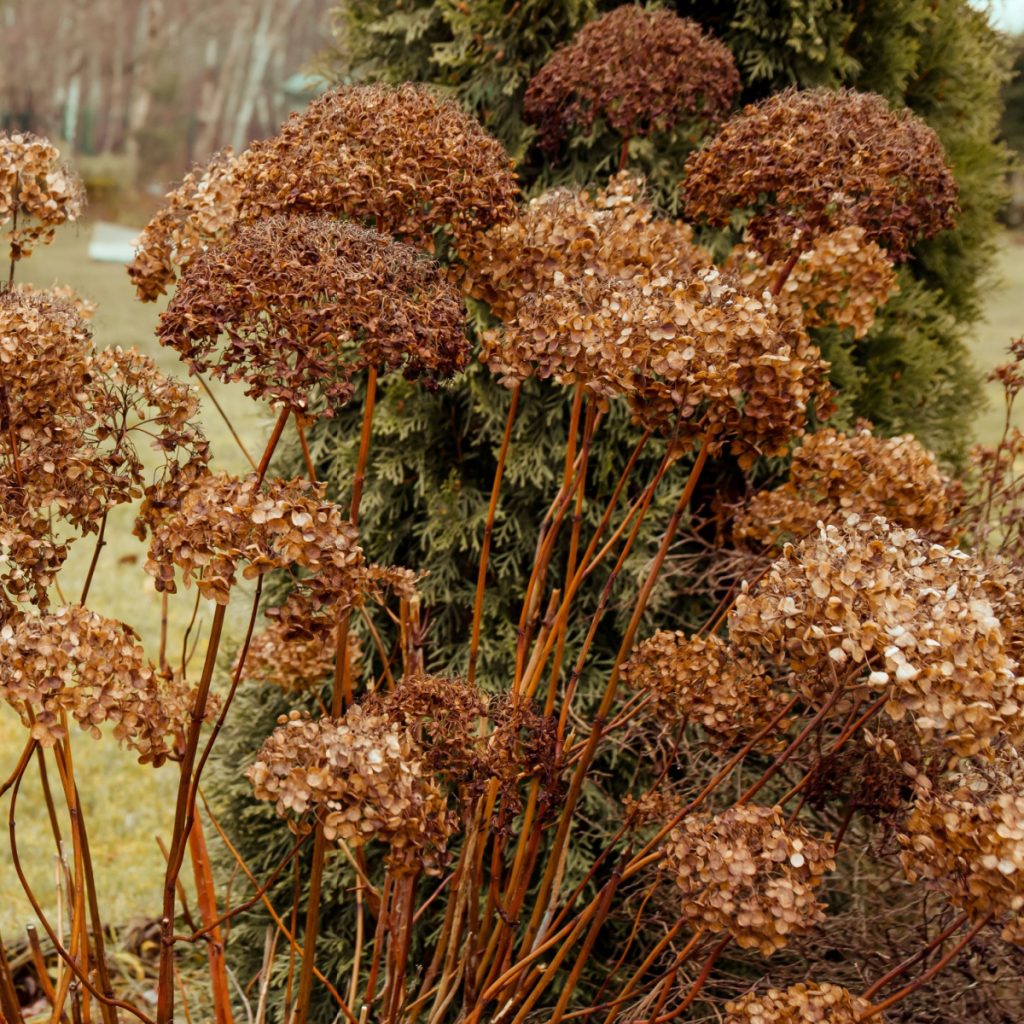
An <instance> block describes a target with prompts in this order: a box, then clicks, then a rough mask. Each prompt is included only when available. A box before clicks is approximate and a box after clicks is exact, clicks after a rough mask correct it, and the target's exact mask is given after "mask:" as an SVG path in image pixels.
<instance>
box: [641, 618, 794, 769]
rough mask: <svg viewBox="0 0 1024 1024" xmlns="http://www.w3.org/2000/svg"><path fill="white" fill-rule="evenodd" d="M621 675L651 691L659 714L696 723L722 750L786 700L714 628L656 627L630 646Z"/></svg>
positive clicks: (758, 668)
mask: <svg viewBox="0 0 1024 1024" xmlns="http://www.w3.org/2000/svg"><path fill="white" fill-rule="evenodd" d="M623 678H624V679H626V680H627V681H628V682H629V684H630V685H631V686H634V687H636V688H637V689H640V690H646V691H647V692H648V693H650V694H651V696H652V697H653V702H652V703H653V712H654V714H656V715H657V716H658V717H659V718H660V719H661V720H663V721H666V722H670V723H675V724H679V723H692V724H693V725H700V726H702V727H703V728H704V731H705V732H706V733H707V736H708V740H709V742H713V743H714V744H716V745H718V746H720V747H723V748H724V749H726V750H728V749H729V748H730V747H732V746H736V745H737V744H740V743H743V742H744V741H745V740H748V739H752V738H753V737H754V736H755V735H756V734H757V733H758V732H760V731H761V730H762V729H763V728H764V727H765V726H766V725H768V723H769V722H771V720H772V719H773V718H774V717H775V716H776V714H778V712H779V711H780V710H781V709H782V706H783V704H784V703H785V701H784V699H783V696H782V694H780V693H778V692H776V691H775V690H774V689H773V683H772V679H771V677H770V676H769V675H768V673H767V672H766V671H765V669H764V667H763V666H761V665H759V664H757V663H756V662H754V661H752V660H751V659H750V658H748V657H747V656H746V655H745V654H744V653H743V652H742V651H739V650H737V649H735V648H733V647H732V646H731V645H729V644H727V643H725V642H724V641H723V640H720V639H719V638H718V637H717V636H715V635H714V634H711V635H710V636H708V637H706V638H704V639H702V638H700V637H697V636H691V637H688V636H687V635H686V634H685V633H678V632H677V633H673V632H671V631H669V630H666V629H659V630H658V632H657V633H655V634H654V635H653V636H651V637H648V638H647V639H646V640H645V641H644V642H643V643H642V644H640V645H639V647H637V648H636V649H635V650H634V651H633V653H632V655H631V656H630V659H629V661H628V662H626V664H625V665H624V666H623ZM781 727H782V726H780V728H781Z"/></svg>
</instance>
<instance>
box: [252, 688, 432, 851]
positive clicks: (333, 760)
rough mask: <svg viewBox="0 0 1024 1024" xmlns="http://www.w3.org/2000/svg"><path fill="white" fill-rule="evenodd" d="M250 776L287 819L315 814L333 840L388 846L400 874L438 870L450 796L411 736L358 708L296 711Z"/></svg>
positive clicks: (271, 739) (272, 736)
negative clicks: (334, 714)
mask: <svg viewBox="0 0 1024 1024" xmlns="http://www.w3.org/2000/svg"><path fill="white" fill-rule="evenodd" d="M246 777H247V778H248V779H249V781H250V782H251V783H252V787H253V792H254V793H255V795H256V797H257V798H258V799H260V800H268V801H272V802H273V803H274V804H275V806H276V808H277V812H278V814H280V815H281V816H282V817H289V816H294V817H296V818H301V817H302V816H303V815H305V814H306V813H308V812H313V813H315V814H316V815H317V817H318V818H319V819H320V820H321V821H322V822H323V825H324V832H325V835H326V836H327V838H328V839H331V840H335V839H336V840H339V841H344V842H345V843H347V844H348V845H349V846H361V845H363V844H364V843H367V842H369V841H370V840H371V839H379V840H381V841H382V842H385V843H387V844H389V846H390V850H389V853H388V859H389V862H390V863H391V865H392V866H393V867H394V868H397V869H399V870H402V869H410V868H413V867H414V866H420V867H427V868H433V867H436V866H437V864H438V862H439V861H440V859H441V857H442V855H443V853H444V849H445V844H446V842H447V839H448V837H449V835H450V834H451V829H452V822H451V820H450V816H449V814H448V812H447V809H446V803H445V798H444V794H443V793H442V792H441V789H440V788H439V787H438V785H437V783H436V782H435V781H434V779H433V778H432V777H431V776H430V774H429V772H428V770H427V769H426V768H425V766H424V764H423V760H422V751H421V750H420V748H419V745H418V744H417V743H416V742H415V740H414V739H413V737H412V735H411V734H410V733H409V731H408V730H407V729H404V728H402V727H401V726H399V725H397V724H396V723H394V722H393V721H391V720H390V719H389V718H387V717H386V716H384V715H379V714H373V713H370V712H367V711H364V709H363V708H361V707H360V706H359V705H354V706H352V707H351V708H349V710H348V711H347V712H346V714H345V716H344V717H343V718H338V719H333V718H320V719H316V720H313V719H310V718H309V717H303V716H301V715H299V714H298V713H297V712H293V713H292V714H291V715H289V716H288V717H287V718H285V719H284V720H283V721H282V722H281V724H280V725H279V726H278V728H277V729H275V730H274V732H272V733H271V734H270V736H269V737H268V738H267V740H266V742H265V743H264V744H263V748H262V750H261V751H260V753H259V754H258V756H257V758H256V761H255V763H254V764H253V765H252V766H251V767H250V768H249V769H248V771H247V772H246Z"/></svg>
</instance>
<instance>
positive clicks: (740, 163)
mask: <svg viewBox="0 0 1024 1024" xmlns="http://www.w3.org/2000/svg"><path fill="white" fill-rule="evenodd" d="M683 191H684V193H685V197H686V206H687V210H688V212H689V214H690V215H691V216H692V217H694V218H704V219H705V220H707V221H708V222H709V223H711V224H713V225H716V226H719V227H724V226H726V225H727V224H728V223H729V222H730V220H731V218H732V217H733V215H734V214H735V213H736V212H737V211H740V210H750V211H752V213H751V217H750V220H749V221H748V222H747V232H748V235H749V237H750V239H751V241H752V242H753V243H754V245H755V246H756V247H757V248H758V249H759V250H760V251H761V252H762V253H763V254H764V255H765V257H766V258H767V259H768V260H769V261H776V260H781V259H785V258H786V257H787V256H788V255H789V254H790V253H792V252H794V251H795V252H802V251H804V250H806V249H809V248H811V247H812V246H813V245H814V243H815V240H816V239H817V238H818V237H819V236H820V235H823V234H827V233H829V232H833V231H839V230H841V229H843V228H846V227H849V226H851V225H855V226H858V227H860V228H862V229H863V231H864V235H865V238H866V240H867V241H869V242H877V243H878V244H879V245H881V246H883V247H884V248H885V249H886V250H888V253H889V256H890V258H891V259H893V260H896V261H899V260H902V259H905V258H906V257H907V254H908V251H909V249H910V247H911V246H912V245H913V244H914V243H915V242H916V241H918V240H919V239H921V238H930V237H932V236H933V235H935V234H937V233H938V232H939V231H942V230H943V229H944V228H949V227H952V225H953V223H954V221H955V217H956V214H957V212H958V206H957V184H956V179H955V178H954V177H953V172H952V171H951V170H950V167H949V163H948V160H947V158H946V154H945V152H944V150H943V148H942V143H941V142H940V141H939V138H938V136H937V135H936V134H935V132H934V131H932V129H931V128H929V127H928V126H927V125H926V124H925V123H924V122H923V121H922V120H920V118H918V117H916V116H915V115H914V114H912V113H910V111H909V110H900V111H896V110H892V109H890V107H889V106H888V104H887V103H886V102H885V100H884V99H883V98H882V97H881V96H876V95H874V94H873V93H858V92H853V91H851V90H848V89H840V90H831V89H809V90H805V91H800V90H796V89H786V90H784V91H783V92H779V93H775V94H774V95H773V96H770V97H769V98H768V99H766V100H764V101H762V102H761V103H758V104H756V105H753V106H749V107H747V108H746V109H745V110H743V112H742V113H740V114H737V115H736V116H735V117H733V118H732V119H731V120H729V121H728V122H727V123H726V124H725V125H724V126H723V127H722V130H721V131H720V132H719V133H718V135H716V136H715V137H714V138H713V139H712V140H711V141H710V142H709V143H708V144H707V145H706V146H705V147H704V148H703V149H701V150H699V151H698V152H696V153H694V154H693V156H691V157H690V159H689V161H688V163H687V166H686V180H685V181H684V183H683Z"/></svg>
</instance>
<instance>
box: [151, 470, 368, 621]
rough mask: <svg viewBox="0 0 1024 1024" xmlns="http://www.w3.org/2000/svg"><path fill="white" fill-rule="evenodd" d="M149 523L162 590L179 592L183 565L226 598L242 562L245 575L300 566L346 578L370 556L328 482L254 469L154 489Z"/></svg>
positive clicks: (207, 592)
mask: <svg viewBox="0 0 1024 1024" xmlns="http://www.w3.org/2000/svg"><path fill="white" fill-rule="evenodd" d="M147 529H148V531H149V532H150V533H151V534H152V536H151V539H150V545H149V555H148V557H147V559H146V571H147V572H148V573H149V574H150V575H151V576H153V577H154V579H155V580H156V588H157V590H159V591H167V592H169V593H174V592H175V590H176V589H177V588H176V583H175V572H174V569H175V566H177V567H178V568H179V569H181V571H182V576H183V579H184V581H185V584H186V586H188V585H189V584H190V583H191V582H192V581H193V580H194V581H195V583H196V586H197V587H198V588H199V591H200V593H202V595H203V596H204V597H206V598H209V599H211V600H214V601H216V602H217V603H218V604H227V602H228V595H229V592H230V590H231V587H232V586H234V584H235V582H236V576H237V572H238V569H239V567H240V566H241V565H243V564H244V566H245V567H244V569H243V570H242V574H243V576H244V577H245V578H246V579H255V578H256V577H257V576H260V575H262V574H263V573H266V572H269V571H271V570H273V569H287V568H289V567H291V566H301V567H302V568H303V569H305V570H307V571H308V572H309V573H311V574H312V575H314V576H316V577H318V578H319V579H320V580H322V581H323V582H324V584H325V585H330V586H341V585H343V582H344V581H345V580H346V578H347V577H350V576H351V575H352V573H353V571H355V570H358V569H359V568H361V566H362V563H363V553H362V550H361V548H360V547H359V544H358V539H357V535H356V529H355V527H354V526H352V524H351V523H350V522H348V520H347V518H346V517H345V516H344V515H343V513H342V511H341V509H339V508H338V506H337V505H334V504H332V503H331V502H329V501H327V500H326V499H325V498H324V486H323V485H320V486H315V485H313V484H311V483H309V482H308V481H307V480H303V479H299V480H273V481H270V482H267V483H263V484H261V483H260V482H259V481H258V480H257V478H256V476H255V475H253V474H251V475H249V476H248V477H245V478H244V479H239V478H238V477H231V476H227V475H226V474H223V473H218V474H213V473H199V474H190V475H189V476H188V477H186V478H179V479H175V480H172V481H170V482H169V483H168V484H167V485H166V486H164V487H160V488H155V489H152V490H151V491H150V492H149V494H148V495H147V497H146V501H145V502H144V503H143V507H142V510H141V513H140V519H139V533H140V535H141V536H145V532H146V530H147Z"/></svg>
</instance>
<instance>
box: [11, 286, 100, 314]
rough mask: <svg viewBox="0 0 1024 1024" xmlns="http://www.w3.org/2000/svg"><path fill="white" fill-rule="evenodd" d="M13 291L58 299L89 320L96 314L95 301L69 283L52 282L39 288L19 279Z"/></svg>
mask: <svg viewBox="0 0 1024 1024" xmlns="http://www.w3.org/2000/svg"><path fill="white" fill-rule="evenodd" d="M14 291H16V292H21V294H22V295H49V296H50V297H52V298H55V299H60V301H61V302H63V303H65V304H66V305H68V306H71V307H72V308H73V309H74V310H75V312H76V313H77V314H78V315H79V316H80V317H81V318H82V319H83V320H91V319H92V318H93V317H94V316H95V315H96V303H95V302H93V301H92V299H88V298H86V297H85V296H84V295H79V294H78V292H76V291H75V289H74V288H72V287H71V285H69V284H53V285H51V286H50V287H49V288H39V287H37V286H36V285H34V284H31V283H30V282H28V281H19V282H18V283H17V284H16V285H15V286H14Z"/></svg>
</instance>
